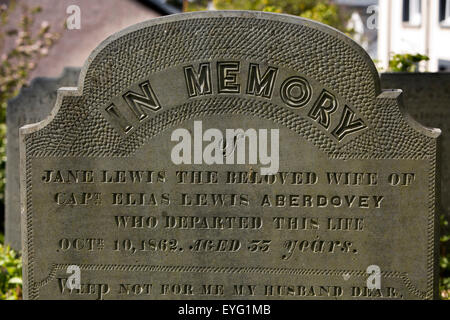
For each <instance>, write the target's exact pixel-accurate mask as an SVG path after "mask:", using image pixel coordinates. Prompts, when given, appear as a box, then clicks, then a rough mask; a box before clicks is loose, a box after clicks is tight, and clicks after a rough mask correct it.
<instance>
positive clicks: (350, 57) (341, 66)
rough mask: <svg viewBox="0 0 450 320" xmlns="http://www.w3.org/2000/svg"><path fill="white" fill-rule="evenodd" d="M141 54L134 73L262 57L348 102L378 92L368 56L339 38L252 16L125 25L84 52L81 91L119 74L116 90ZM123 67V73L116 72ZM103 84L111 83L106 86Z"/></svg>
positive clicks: (316, 26) (300, 22)
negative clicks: (324, 86)
mask: <svg viewBox="0 0 450 320" xmlns="http://www.w3.org/2000/svg"><path fill="white" fill-rule="evenodd" d="M211 35H213V36H212V37H211ZM180 41H182V42H183V43H184V44H185V47H184V48H183V47H180ZM143 53H145V59H146V60H145V61H146V62H148V66H147V67H148V69H147V70H141V72H142V71H151V72H155V71H158V70H162V69H164V68H167V67H168V66H173V65H176V64H183V63H185V62H190V61H195V60H198V61H201V60H204V59H214V58H218V57H220V58H222V59H223V58H224V55H225V56H230V57H236V56H239V57H242V58H244V59H245V58H246V59H250V60H264V61H267V60H269V61H270V62H272V63H274V64H277V65H284V66H286V67H290V68H294V69H296V70H298V71H301V72H304V73H306V74H308V75H310V76H311V77H315V78H317V80H318V81H325V82H329V84H330V85H331V86H333V85H334V84H337V85H338V86H340V90H341V91H342V93H343V94H344V95H346V96H347V98H350V99H351V98H352V96H355V98H356V95H364V96H367V97H366V98H369V99H370V98H373V97H374V96H376V95H378V94H379V93H380V91H381V90H380V80H379V75H378V72H377V69H376V67H375V65H374V63H373V61H372V59H371V58H370V56H369V55H368V54H367V53H366V52H365V51H364V50H363V49H362V48H361V47H360V46H359V45H358V44H357V43H356V42H354V41H353V40H352V39H351V38H349V37H348V36H346V35H345V34H344V33H342V32H340V31H338V30H336V29H334V28H332V27H330V26H327V25H324V24H322V23H320V22H316V21H313V20H309V19H305V18H299V17H296V16H292V15H286V14H276V13H268V12H257V11H211V12H194V13H184V14H177V15H172V16H168V17H161V18H156V19H152V20H148V21H146V22H143V23H139V24H136V25H134V26H131V27H129V28H126V29H124V30H122V31H120V32H118V33H116V34H114V35H112V36H110V37H109V38H107V39H106V40H105V41H103V42H102V43H101V44H100V45H99V46H98V47H97V48H96V49H95V50H94V51H93V52H92V54H91V55H90V57H89V58H88V60H87V61H86V64H85V66H84V68H83V70H82V75H81V79H82V81H81V83H82V84H83V87H84V88H90V87H91V86H96V85H98V84H104V83H109V84H114V85H115V84H116V82H117V80H119V79H116V77H119V76H125V77H123V79H120V80H122V81H123V82H122V81H120V80H119V82H120V83H121V84H122V85H125V86H127V85H130V83H127V79H128V78H129V75H130V74H132V72H135V71H138V70H133V69H132V66H133V65H136V66H137V65H138V64H140V63H142V62H143V61H142V58H144V57H143V56H142V54H143ZM106 57H109V59H108V60H109V61H108V62H107V63H105V58H106ZM124 58H126V59H124ZM130 67H131V68H130ZM116 68H117V69H116ZM124 69H125V70H128V73H123V72H124ZM139 69H142V68H139ZM108 71H109V72H108ZM138 72H139V71H138ZM105 73H107V75H108V76H106V77H105ZM127 75H128V78H127V77H126V76H127ZM111 80H112V81H113V83H111V82H108V81H111ZM114 80H116V81H114ZM117 85H120V84H119V83H117Z"/></svg>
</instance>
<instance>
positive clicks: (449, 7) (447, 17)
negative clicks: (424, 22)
mask: <svg viewBox="0 0 450 320" xmlns="http://www.w3.org/2000/svg"><path fill="white" fill-rule="evenodd" d="M439 21H440V22H441V23H442V24H445V25H450V0H439Z"/></svg>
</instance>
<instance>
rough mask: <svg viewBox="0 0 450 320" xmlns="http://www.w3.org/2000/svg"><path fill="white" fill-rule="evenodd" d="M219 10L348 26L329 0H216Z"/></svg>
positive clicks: (195, 4)
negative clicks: (265, 13)
mask: <svg viewBox="0 0 450 320" xmlns="http://www.w3.org/2000/svg"><path fill="white" fill-rule="evenodd" d="M207 3H208V1H206V0H196V1H192V2H189V6H188V10H189V11H196V10H204V9H205V8H206V6H207ZM213 3H214V7H215V8H216V9H218V10H258V11H268V12H276V13H288V14H292V15H296V16H300V17H304V18H308V19H313V20H316V21H319V22H322V23H325V24H327V25H330V26H332V27H335V28H337V29H339V30H341V31H344V32H349V30H347V28H346V22H347V21H348V16H346V15H344V14H343V13H342V12H341V11H340V10H339V7H338V6H336V5H334V4H332V3H331V2H330V1H329V0H303V1H298V0H214V1H213Z"/></svg>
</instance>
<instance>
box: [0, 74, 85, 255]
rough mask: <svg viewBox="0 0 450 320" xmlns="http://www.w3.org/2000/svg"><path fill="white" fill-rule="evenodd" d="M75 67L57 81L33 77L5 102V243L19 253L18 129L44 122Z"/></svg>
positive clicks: (71, 82)
mask: <svg viewBox="0 0 450 320" xmlns="http://www.w3.org/2000/svg"><path fill="white" fill-rule="evenodd" d="M79 74H80V69H79V68H65V69H64V71H63V73H62V74H61V76H60V77H59V78H36V79H34V80H33V81H32V82H31V84H30V86H29V87H25V88H23V89H22V90H21V91H20V93H19V95H18V96H17V97H16V98H14V99H12V100H11V101H9V103H8V110H7V113H6V125H7V128H8V131H7V141H8V143H7V150H6V153H7V157H8V161H7V163H6V179H7V182H6V204H5V242H6V243H7V244H9V245H10V246H11V247H12V248H13V249H15V250H20V249H21V247H22V244H21V238H22V237H21V232H20V188H19V175H20V174H19V172H20V171H19V128H20V127H22V126H24V125H26V124H30V123H35V122H39V121H42V120H44V119H45V118H46V117H48V116H49V114H50V112H51V110H52V109H53V107H54V106H55V103H56V91H57V90H58V88H61V87H73V86H76V85H77V81H78V76H79Z"/></svg>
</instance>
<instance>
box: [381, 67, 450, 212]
mask: <svg viewBox="0 0 450 320" xmlns="http://www.w3.org/2000/svg"><path fill="white" fill-rule="evenodd" d="M381 85H382V87H383V88H398V89H402V90H403V100H404V103H405V106H407V112H408V113H410V114H411V116H412V117H413V118H414V119H415V120H417V121H418V122H420V123H421V124H423V125H425V126H427V127H430V128H433V127H434V128H440V129H441V130H442V138H441V197H440V198H441V202H442V206H443V212H444V213H445V214H447V215H448V214H450V122H449V119H450V73H448V72H447V73H444V72H441V73H422V72H420V73H383V74H381Z"/></svg>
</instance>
